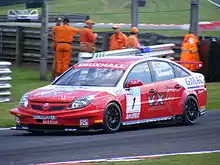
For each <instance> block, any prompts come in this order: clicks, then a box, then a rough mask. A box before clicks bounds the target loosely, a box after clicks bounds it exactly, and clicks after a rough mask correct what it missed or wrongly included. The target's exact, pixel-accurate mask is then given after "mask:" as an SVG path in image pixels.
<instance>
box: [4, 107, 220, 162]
mask: <svg viewBox="0 0 220 165" xmlns="http://www.w3.org/2000/svg"><path fill="white" fill-rule="evenodd" d="M215 149H216V150H217V149H220V111H210V112H208V113H207V114H206V115H205V116H203V117H202V118H200V119H199V120H198V122H197V123H196V124H195V125H193V126H177V125H173V124H166V125H158V124H157V125H155V124H154V125H147V126H145V128H140V127H138V128H135V129H126V130H123V131H121V132H118V133H115V134H103V133H99V134H91V133H90V134H89V133H87V134H46V135H41V136H40V135H31V134H29V133H24V132H20V131H12V130H3V131H0V165H26V164H37V163H47V162H54V161H70V160H82V159H83V160H84V159H100V158H112V157H119V156H137V155H148V154H164V153H172V152H191V151H205V150H215Z"/></svg>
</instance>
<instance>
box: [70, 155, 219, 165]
mask: <svg viewBox="0 0 220 165" xmlns="http://www.w3.org/2000/svg"><path fill="white" fill-rule="evenodd" d="M219 158H220V153H208V154H201V155H181V156H166V157H161V158H150V159H146V160H140V161H132V162H127V161H126V162H106V163H96V164H94V165H186V164H187V165H217V164H220V159H219ZM69 165H73V164H69Z"/></svg>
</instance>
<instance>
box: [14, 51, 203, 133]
mask: <svg viewBox="0 0 220 165" xmlns="http://www.w3.org/2000/svg"><path fill="white" fill-rule="evenodd" d="M206 104H207V90H206V86H205V79H204V76H203V75H202V74H200V73H195V72H191V71H189V70H187V69H185V68H184V67H182V66H181V65H179V64H178V63H176V62H174V61H171V60H168V59H164V58H156V57H145V56H131V55H128V56H106V57H101V58H93V59H89V60H85V61H82V62H79V63H77V64H75V65H74V66H73V67H71V68H69V69H68V70H67V71H66V72H65V73H64V74H63V75H61V76H60V77H59V78H58V79H57V80H55V81H54V82H53V83H52V84H50V85H48V86H45V87H42V88H39V89H36V90H33V91H30V92H28V93H26V94H25V95H24V96H23V97H22V98H21V100H20V104H19V107H18V108H15V109H12V110H10V113H11V114H12V115H14V116H16V129H18V130H27V131H29V132H33V131H79V130H104V131H106V132H116V131H118V130H119V129H120V127H121V126H124V125H136V124H141V123H148V122H156V121H165V120H180V121H181V122H182V123H183V124H186V125H189V124H192V123H194V122H195V121H196V119H197V117H199V116H201V115H203V114H204V113H205V110H206Z"/></svg>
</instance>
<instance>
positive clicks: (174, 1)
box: [0, 0, 220, 36]
mask: <svg viewBox="0 0 220 165" xmlns="http://www.w3.org/2000/svg"><path fill="white" fill-rule="evenodd" d="M130 2H131V0H93V1H91V0H81V1H79V0H62V1H61V0H50V1H49V12H50V13H61V14H68V13H80V14H87V15H90V16H91V18H92V19H94V20H95V21H96V22H104V23H109V22H113V23H130V22H131V10H130ZM200 4H201V5H200V21H217V20H219V15H220V10H219V9H218V8H216V7H215V6H214V5H212V4H210V3H209V2H208V1H207V0H200ZM24 8H25V5H23V4H21V5H13V6H5V7H0V14H7V11H8V10H9V9H24ZM189 8H190V0H149V1H148V3H147V6H145V7H140V8H139V22H140V23H159V24H162V23H165V24H169V23H174V24H175V23H180V24H184V23H189V16H190V11H189ZM40 11H41V10H40ZM171 11H173V12H171ZM95 30H96V31H100V29H95ZM105 30H108V29H104V31H105ZM109 30H111V29H109ZM101 31H103V30H101ZM149 32H152V31H149ZM153 32H157V33H159V34H166V35H172V36H174V35H184V34H185V33H186V32H185V31H180V30H179V31H177V30H176V31H153ZM200 35H208V36H220V32H219V31H218V32H201V33H200Z"/></svg>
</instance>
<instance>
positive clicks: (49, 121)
mask: <svg viewBox="0 0 220 165" xmlns="http://www.w3.org/2000/svg"><path fill="white" fill-rule="evenodd" d="M43 124H58V121H57V120H43Z"/></svg>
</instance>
